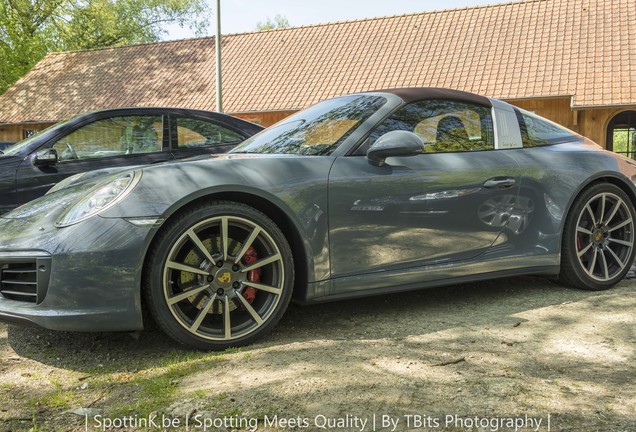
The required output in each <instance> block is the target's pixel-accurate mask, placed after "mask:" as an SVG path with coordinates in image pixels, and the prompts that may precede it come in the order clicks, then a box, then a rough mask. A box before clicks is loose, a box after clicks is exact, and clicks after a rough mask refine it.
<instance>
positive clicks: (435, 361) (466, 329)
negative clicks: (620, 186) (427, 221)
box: [0, 278, 636, 431]
mask: <svg viewBox="0 0 636 432" xmlns="http://www.w3.org/2000/svg"><path fill="white" fill-rule="evenodd" d="M635 288H636V282H633V281H624V282H623V283H621V284H620V285H619V286H618V287H616V288H615V289H612V290H610V291H606V292H600V293H596V292H582V291H576V290H570V289H566V288H562V287H560V286H557V285H555V284H553V283H550V282H548V281H546V280H544V279H540V278H515V279H504V280H500V281H494V282H484V283H479V284H467V285H459V286H454V287H447V288H440V289H434V290H427V291H419V292H415V293H407V294H399V295H395V296H384V297H377V298H371V299H364V300H360V301H347V302H339V303H333V304H327V305H319V306H312V307H303V308H298V307H292V308H291V309H290V310H289V311H288V313H287V314H286V316H285V317H284V318H283V321H282V322H281V324H280V325H279V326H278V327H277V328H276V330H275V331H274V333H273V334H272V335H271V336H270V337H268V338H267V339H266V340H264V341H263V342H261V343H259V344H256V345H252V346H250V347H246V348H243V349H241V350H232V351H229V352H226V353H222V354H209V353H198V352H191V351H187V350H184V349H181V348H179V347H178V346H175V345H174V344H173V343H171V342H170V341H168V340H166V339H165V338H164V337H163V336H162V334H161V333H159V332H158V331H148V332H144V333H142V334H141V335H140V337H139V339H138V340H135V339H133V338H132V337H130V336H129V335H125V334H74V333H54V332H48V331H43V330H36V329H23V328H17V327H7V326H5V325H2V326H0V398H1V400H4V401H6V402H5V403H4V404H3V407H2V409H1V410H0V430H16V431H17V430H29V429H30V428H32V427H34V426H35V427H36V428H37V429H36V430H52V431H58V430H85V428H86V426H88V430H103V429H107V428H106V426H107V425H110V423H108V422H113V424H115V423H116V422H117V421H119V422H120V423H119V424H122V422H123V420H124V419H126V418H128V419H129V420H130V421H131V423H132V426H133V427H124V428H121V429H119V430H145V428H144V427H136V426H140V424H141V426H144V424H143V421H147V420H148V419H149V418H153V417H152V416H154V415H156V416H157V417H156V418H154V419H155V420H153V422H154V423H155V424H156V422H157V421H159V420H157V419H161V418H162V416H163V418H164V419H165V420H170V421H173V422H179V423H180V428H176V429H180V430H186V428H185V426H184V423H185V420H186V418H187V419H188V427H189V430H203V426H208V428H207V430H232V429H233V427H234V428H235V429H240V430H243V429H245V430H250V429H252V430H253V429H254V427H253V426H256V427H257V428H258V430H291V429H293V430H319V428H320V426H324V427H325V428H327V429H328V430H352V431H353V430H366V431H371V430H374V429H373V427H374V426H375V430H399V431H402V430H422V431H424V430H430V431H436V430H445V431H472V430H475V431H477V430H480V431H482V430H483V431H491V430H515V427H514V424H513V423H510V422H514V421H516V422H523V426H524V428H518V430H541V431H547V430H548V422H550V430H553V431H595V430H598V431H634V430H636V414H635V413H636V386H635V385H634V384H635V381H636V368H635V366H634V359H635V358H636V355H635V354H636V296H634V289H635ZM77 408H90V409H92V410H94V411H90V413H91V414H97V415H98V417H96V418H95V419H92V418H89V419H88V420H87V419H86V418H85V417H83V416H81V415H77V414H73V413H71V412H70V411H72V410H75V409H77ZM80 414H81V413H80ZM100 416H101V417H100ZM275 416H277V417H275ZM135 419H136V420H135ZM86 420H87V423H85V421H86ZM134 421H136V422H137V423H134ZM140 421H141V423H140ZM256 421H258V424H255V423H254V422H256ZM374 421H375V425H374V424H373V422H374ZM539 421H540V422H541V423H538V422H539ZM153 422H150V423H149V424H150V426H152V424H153ZM206 422H207V424H206ZM506 422H509V423H506ZM129 425H130V424H128V426H129ZM520 425H521V423H517V426H520ZM218 426H220V427H218ZM235 426H239V427H235ZM277 426H278V427H277ZM294 426H295V427H294ZM502 426H512V427H511V428H506V427H502Z"/></svg>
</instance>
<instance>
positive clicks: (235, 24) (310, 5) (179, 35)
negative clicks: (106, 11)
mask: <svg viewBox="0 0 636 432" xmlns="http://www.w3.org/2000/svg"><path fill="white" fill-rule="evenodd" d="M206 1H207V2H208V4H209V6H210V10H211V11H212V12H213V15H212V16H211V17H210V20H211V23H210V26H209V28H208V32H207V34H209V35H212V34H214V31H215V30H214V29H215V27H214V26H215V23H216V21H215V20H216V18H215V16H214V11H215V9H216V1H215V0H206ZM510 1H512V0H507V1H506V0H444V1H439V0H437V1H433V0H317V1H316V0H314V1H302V0H221V33H222V34H230V33H243V32H249V31H254V30H256V24H257V23H258V22H259V21H261V22H263V21H265V20H267V18H268V17H269V18H272V19H273V18H274V16H275V15H277V14H279V15H283V16H284V17H286V18H287V19H288V20H289V24H290V25H291V26H300V25H308V24H318V23H326V22H333V21H348V20H354V19H361V18H372V17H380V16H389V15H401V14H407V13H417V12H428V11H435V10H442V9H449V8H462V7H467V6H477V5H486V4H494V3H503V2H510ZM167 30H168V35H167V36H165V37H164V39H167V40H172V39H185V38H191V37H195V34H194V33H193V32H192V31H190V30H189V29H187V28H186V29H182V28H179V27H178V26H176V25H174V26H170V27H169V28H168V29H167Z"/></svg>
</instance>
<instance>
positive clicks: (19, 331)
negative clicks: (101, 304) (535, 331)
mask: <svg viewBox="0 0 636 432" xmlns="http://www.w3.org/2000/svg"><path fill="white" fill-rule="evenodd" d="M594 295H598V294H597V293H594V292H586V291H578V290H573V289H569V288H565V287H562V286H559V285H557V284H555V283H553V282H550V281H548V280H546V279H543V278H538V277H517V278H508V279H500V280H495V281H485V282H479V283H469V284H461V285H453V286H447V287H441V288H433V289H426V290H419V291H411V292H406V293H399V294H394V295H390V294H389V295H382V296H376V297H368V298H361V299H356V300H346V301H339V302H333V303H326V304H318V305H310V306H297V305H291V306H290V307H289V309H288V310H287V312H286V314H285V316H284V317H283V319H282V320H281V322H280V323H279V324H278V326H277V327H276V328H275V329H274V331H273V332H272V333H271V334H270V335H269V336H267V337H265V338H264V339H263V340H262V341H260V342H258V343H255V344H253V345H250V346H247V347H244V348H242V351H244V352H249V351H250V350H253V349H262V348H266V347H275V346H284V345H287V344H291V343H297V342H311V341H313V340H370V339H383V338H392V339H401V338H406V337H409V336H414V335H423V334H428V333H434V332H438V331H441V330H445V329H448V328H453V327H457V326H480V325H495V324H501V323H510V324H511V325H512V324H514V323H517V322H520V321H523V319H520V318H517V317H514V316H513V315H515V314H518V313H521V312H524V311H527V310H532V309H537V308H542V307H546V306H552V305H555V304H560V303H563V302H564V301H578V300H581V299H585V298H588V297H590V296H594ZM423 316H424V317H425V318H424V319H423ZM7 333H8V340H7V342H8V344H9V346H10V347H11V348H12V349H13V350H14V351H15V352H16V353H17V354H18V355H20V356H22V357H25V358H29V359H32V360H35V361H38V362H40V363H43V364H47V365H50V366H55V367H63V368H65V369H70V370H75V371H94V370H95V368H101V367H103V368H106V369H107V370H110V371H117V370H122V371H124V370H130V368H131V364H134V365H135V368H136V369H144V368H149V367H154V366H156V365H160V364H161V363H162V362H163V360H164V359H165V358H166V357H174V356H179V355H185V354H184V353H186V354H189V355H192V356H195V357H196V356H197V355H198V353H197V352H191V351H190V350H188V349H187V348H185V347H182V346H181V345H179V344H178V343H176V342H173V341H172V340H171V339H169V338H168V337H166V336H165V335H164V334H163V333H162V332H161V331H160V330H158V329H157V328H156V326H154V325H150V328H149V329H147V330H144V331H142V332H136V333H81V332H56V331H49V330H44V329H39V328H26V327H15V326H9V327H8V332H7ZM200 354H201V355H204V353H200Z"/></svg>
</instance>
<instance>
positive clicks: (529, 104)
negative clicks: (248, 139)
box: [0, 97, 636, 147]
mask: <svg viewBox="0 0 636 432" xmlns="http://www.w3.org/2000/svg"><path fill="white" fill-rule="evenodd" d="M508 102H510V103H511V104H513V105H516V106H518V107H520V108H523V109H526V110H529V111H533V112H536V113H537V114H539V115H540V116H543V117H546V118H548V119H550V120H552V121H554V122H557V123H559V124H561V125H563V126H565V127H567V128H569V129H572V130H573V131H576V132H578V133H580V134H581V135H584V136H586V137H588V138H590V139H591V140H593V141H595V142H597V143H598V144H600V145H602V146H603V147H605V145H606V144H605V141H606V131H607V125H608V123H609V121H610V120H611V119H612V118H613V117H614V116H615V115H616V114H618V113H620V112H622V111H625V110H626V109H628V108H629V109H633V110H636V104H635V105H634V106H633V107H623V108H612V109H585V110H577V111H573V110H572V108H571V107H570V98H569V97H563V98H554V99H516V100H508ZM296 112H297V111H269V112H249V113H232V115H233V116H235V117H239V118H242V119H245V120H248V121H251V122H254V123H257V124H260V125H262V126H265V127H267V126H271V125H273V124H274V123H276V122H278V121H280V120H282V119H284V118H285V117H288V116H290V115H292V114H294V113H296ZM50 125H51V123H28V124H12V125H0V141H20V140H22V139H23V137H24V131H25V130H27V129H31V130H38V131H39V130H42V129H45V128H46V127H48V126H50Z"/></svg>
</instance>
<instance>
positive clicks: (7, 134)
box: [0, 123, 54, 142]
mask: <svg viewBox="0 0 636 432" xmlns="http://www.w3.org/2000/svg"><path fill="white" fill-rule="evenodd" d="M52 124H54V123H22V124H5V125H0V141H14V142H18V141H22V140H23V139H24V133H25V131H27V130H34V131H41V130H44V129H46V128H47V127H49V126H51V125H52Z"/></svg>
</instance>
